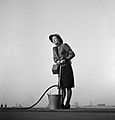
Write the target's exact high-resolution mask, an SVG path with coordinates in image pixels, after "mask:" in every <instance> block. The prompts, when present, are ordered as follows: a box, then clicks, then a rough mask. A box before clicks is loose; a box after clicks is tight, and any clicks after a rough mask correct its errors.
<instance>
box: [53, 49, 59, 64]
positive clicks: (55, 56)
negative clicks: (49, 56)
mask: <svg viewBox="0 0 115 120" xmlns="http://www.w3.org/2000/svg"><path fill="white" fill-rule="evenodd" d="M53 60H54V62H55V63H56V62H57V61H58V60H59V57H58V55H57V52H56V48H55V47H53Z"/></svg>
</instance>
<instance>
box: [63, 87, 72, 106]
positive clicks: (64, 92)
mask: <svg viewBox="0 0 115 120" xmlns="http://www.w3.org/2000/svg"><path fill="white" fill-rule="evenodd" d="M71 96H72V90H71V88H67V101H66V104H70V100H71ZM65 97H66V89H65V88H63V89H62V104H64V100H65Z"/></svg>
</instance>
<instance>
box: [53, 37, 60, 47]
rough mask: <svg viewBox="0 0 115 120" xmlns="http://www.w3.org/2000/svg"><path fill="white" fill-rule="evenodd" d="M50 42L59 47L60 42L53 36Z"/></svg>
mask: <svg viewBox="0 0 115 120" xmlns="http://www.w3.org/2000/svg"><path fill="white" fill-rule="evenodd" d="M52 41H53V43H54V44H55V45H59V44H60V41H59V39H58V38H57V37H56V36H53V37H52Z"/></svg>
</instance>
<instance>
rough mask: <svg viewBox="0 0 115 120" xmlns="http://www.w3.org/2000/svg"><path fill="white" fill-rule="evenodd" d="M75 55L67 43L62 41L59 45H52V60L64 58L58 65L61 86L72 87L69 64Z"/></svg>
mask: <svg viewBox="0 0 115 120" xmlns="http://www.w3.org/2000/svg"><path fill="white" fill-rule="evenodd" d="M73 57H75V53H74V52H73V50H72V49H71V48H70V46H69V45H68V44H67V43H64V44H63V43H62V44H60V45H59V46H55V47H53V59H54V62H57V61H58V60H65V63H63V64H61V65H60V68H61V73H60V74H59V75H61V76H60V86H61V87H62V88H72V87H74V76H73V70H72V66H71V59H72V58H73Z"/></svg>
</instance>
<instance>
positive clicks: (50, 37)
mask: <svg viewBox="0 0 115 120" xmlns="http://www.w3.org/2000/svg"><path fill="white" fill-rule="evenodd" d="M53 36H56V37H57V38H59V40H60V42H61V43H63V40H62V38H61V36H60V35H59V34H52V35H50V36H49V39H50V41H51V42H52V43H53V41H52V37H53Z"/></svg>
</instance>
